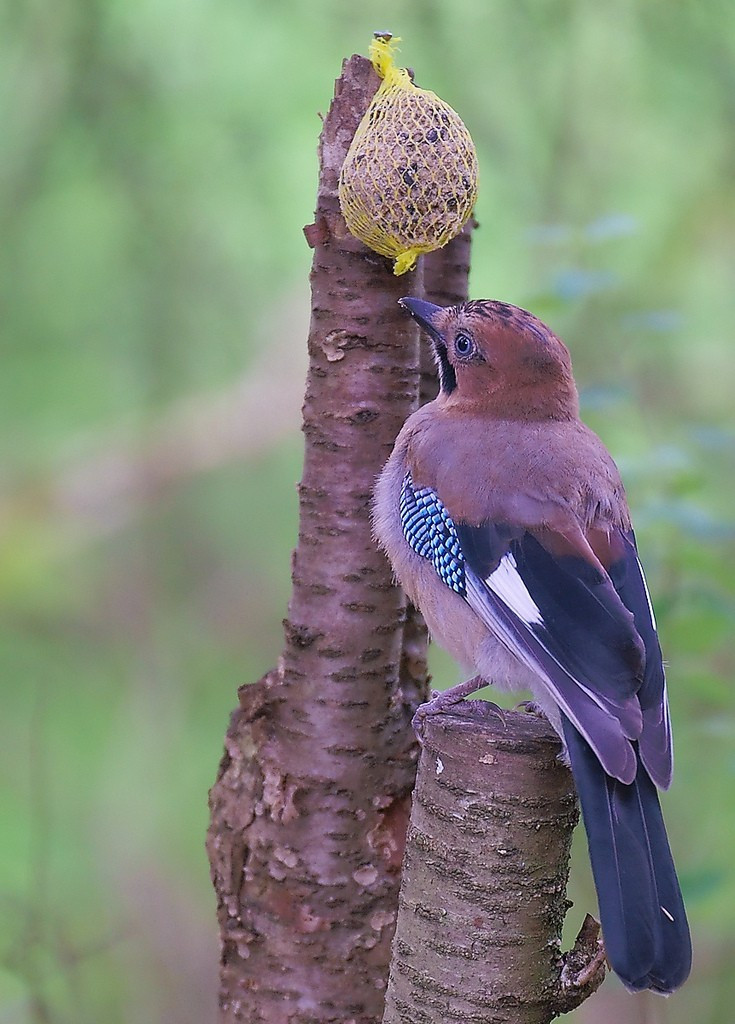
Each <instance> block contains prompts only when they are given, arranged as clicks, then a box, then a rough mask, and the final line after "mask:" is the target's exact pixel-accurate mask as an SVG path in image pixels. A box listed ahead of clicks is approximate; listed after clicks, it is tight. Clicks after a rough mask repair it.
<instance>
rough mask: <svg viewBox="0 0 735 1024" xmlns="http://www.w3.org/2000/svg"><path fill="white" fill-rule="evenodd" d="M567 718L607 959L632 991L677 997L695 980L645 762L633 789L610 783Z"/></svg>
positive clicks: (680, 902) (658, 807)
mask: <svg viewBox="0 0 735 1024" xmlns="http://www.w3.org/2000/svg"><path fill="white" fill-rule="evenodd" d="M562 720H563V725H564V739H565V740H566V744H567V749H568V751H569V758H570V761H571V765H572V774H573V775H574V781H575V783H576V786H577V793H578V794H579V800H580V804H581V805H582V820H583V822H584V826H585V829H586V831H587V843H588V846H589V851H590V860H591V862H592V874H593V877H594V880H595V887H596V889H597V899H598V903H599V908H600V922H601V924H602V934H603V938H604V940H605V949H606V952H607V957H608V960H609V961H610V964H611V966H612V969H613V970H614V971H615V973H616V974H617V975H618V977H619V978H620V979H621V981H622V982H623V984H624V985H625V987H626V988H628V989H630V990H631V991H633V992H637V991H640V990H641V989H653V991H654V992H661V993H669V992H673V991H674V990H675V989H677V988H678V987H679V986H680V985H682V984H683V983H684V981H686V979H687V977H688V975H689V970H690V968H691V963H692V946H691V939H690V936H689V925H688V923H687V918H686V912H685V910H684V902H683V900H682V896H681V890H680V888H679V881H678V879H677V877H676V869H675V868H674V862H673V860H672V857H671V850H670V849H669V841H668V838H667V836H666V828H665V826H664V820H663V817H662V815H661V805H660V804H659V801H658V794H657V792H656V787H655V785H654V784H653V782H652V781H651V779H650V777H649V775H648V772H647V771H646V769H645V768H644V767H643V764H642V763H641V760H640V757H638V772H637V775H636V777H635V780H634V781H633V782H632V783H631V784H630V785H625V784H624V783H622V782H619V781H618V780H617V779H614V778H611V777H610V776H609V775H608V774H607V773H606V772H605V771H604V769H603V768H602V766H601V765H600V762H599V761H598V759H597V757H596V756H595V754H594V753H593V751H592V749H591V747H590V746H589V744H588V743H587V741H586V740H585V739H584V738H583V737H582V736H581V735H580V734H579V732H578V731H577V730H576V729H575V727H574V726H573V725H572V724H571V722H570V721H569V720H568V719H567V718H565V717H564V716H562ZM636 754H637V751H636Z"/></svg>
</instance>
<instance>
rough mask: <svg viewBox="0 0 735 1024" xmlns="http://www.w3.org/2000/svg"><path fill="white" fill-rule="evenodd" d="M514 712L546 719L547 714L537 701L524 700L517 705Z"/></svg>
mask: <svg viewBox="0 0 735 1024" xmlns="http://www.w3.org/2000/svg"><path fill="white" fill-rule="evenodd" d="M513 710H514V711H525V712H526V713H527V714H529V715H536V717H537V718H546V717H547V716H546V712H545V711H544V709H543V708H542V707H541V705H540V704H537V703H536V701H535V700H522V701H520V702H519V703H518V704H516V706H515V708H514V709H513Z"/></svg>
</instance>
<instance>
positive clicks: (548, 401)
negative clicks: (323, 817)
mask: <svg viewBox="0 0 735 1024" xmlns="http://www.w3.org/2000/svg"><path fill="white" fill-rule="evenodd" d="M400 303H401V305H402V306H403V307H404V308H405V309H406V311H407V312H408V313H409V314H410V315H411V316H412V317H413V318H414V320H415V321H417V323H418V324H419V326H420V327H421V328H422V329H423V331H424V332H425V333H426V334H428V336H429V339H430V341H431V343H432V347H433V353H434V357H435V361H436V364H437V370H438V378H439V391H438V394H437V397H436V398H435V399H434V401H432V402H428V403H427V404H426V405H423V406H422V407H421V408H419V409H418V410H417V411H416V412H414V413H412V414H411V415H410V416H409V418H408V419H407V420H406V422H405V424H404V426H403V428H402V429H401V431H400V433H399V435H398V437H397V439H396V442H395V445H394V448H393V451H392V453H391V455H390V457H389V458H388V461H387V463H386V464H385V466H384V468H383V470H382V472H381V473H380V475H379V477H378V479H377V482H376V486H375V491H374V497H373V508H372V516H373V531H374V534H375V537H376V540H377V542H378V544H379V545H380V546H381V547H382V548H383V549H384V551H385V553H386V554H387V556H388V558H389V560H390V562H391V564H392V567H393V571H394V574H395V576H396V578H397V580H398V582H399V583H400V585H401V586H402V588H403V589H404V591H405V592H406V594H407V595H408V597H409V599H410V600H411V601H412V602H413V603H414V604H415V605H416V606H417V607H418V608H419V609H420V610H421V612H422V614H423V616H424V618H425V620H426V623H427V626H428V628H429V632H430V634H431V636H432V637H433V638H434V639H435V640H437V641H438V642H439V643H440V644H441V645H442V646H443V647H444V648H445V649H446V650H448V652H449V653H450V654H451V655H453V657H454V658H455V659H456V660H457V661H458V662H459V663H460V664H461V665H463V666H465V667H466V668H467V669H468V671H470V672H472V673H473V674H472V676H471V677H470V678H469V679H468V680H467V681H466V682H463V683H460V684H458V685H457V686H455V687H453V688H451V689H449V690H446V691H444V692H443V693H439V694H435V695H434V697H433V699H432V700H431V701H429V702H428V703H427V704H424V705H423V706H422V707H420V708H419V715H418V718H419V719H421V718H422V716H426V715H429V714H440V713H441V712H442V711H443V710H445V709H446V708H447V707H448V706H450V705H451V704H452V703H454V702H456V701H458V700H461V699H462V698H463V697H465V696H467V695H468V694H469V693H471V692H473V691H474V690H477V689H480V688H481V687H483V686H485V685H487V684H488V683H490V684H492V685H494V686H496V687H498V688H499V689H501V690H511V691H512V690H518V689H524V690H529V689H530V691H531V693H532V694H533V697H534V701H533V703H534V706H535V707H536V708H537V709H540V711H541V712H542V713H543V714H544V715H545V716H546V717H547V718H548V720H549V722H550V723H551V725H552V727H553V728H554V729H555V731H556V732H557V733H558V735H559V738H560V739H561V743H562V754H561V757H562V759H563V760H564V761H565V762H566V763H567V764H568V765H569V766H570V767H571V771H572V775H573V778H574V782H575V786H576V790H577V794H578V797H579V802H580V806H581V811H582V820H583V823H584V826H585V830H586V833H587V841H588V847H589V853H590V860H591V866H592V874H593V878H594V882H595V888H596V891H597V898H598V905H599V911H600V922H601V927H602V934H603V940H604V945H605V951H606V957H607V960H608V963H609V964H610V966H611V968H612V970H613V971H614V972H615V973H616V974H617V975H618V977H619V978H620V979H621V981H622V982H623V984H624V985H625V987H626V988H627V989H629V990H630V991H632V992H638V991H642V990H645V989H650V990H652V991H653V992H658V993H661V994H664V995H667V994H669V993H671V992H673V991H675V990H676V989H677V988H679V987H680V986H681V985H682V984H683V983H684V981H685V980H686V978H687V976H688V975H689V972H690V968H691V958H692V948H691V939H690V933H689V926H688V923H687V917H686V912H685V908H684V902H683V899H682V894H681V889H680V885H679V881H678V879H677V875H676V869H675V867H674V862H673V859H672V855H671V851H670V847H669V842H668V837H667V834H666V829H665V825H664V821H663V817H662V813H661V807H660V803H659V798H658V790H659V789H663V790H665V789H667V788H668V787H669V785H670V783H671V778H672V770H673V755H672V738H671V720H670V714H669V706H668V697H667V689H666V679H665V674H664V667H663V661H662V655H661V648H660V644H659V640H658V634H657V629H656V620H655V618H654V612H653V607H652V604H651V598H650V596H649V592H648V587H647V585H646V581H645V577H644V575H643V569H642V567H641V562H640V559H639V557H638V551H637V546H636V539H635V535H634V532H633V528H632V525H631V518H630V512H629V509H628V505H627V500H626V496H625V490H624V487H623V484H622V481H621V478H620V474H619V472H618V469H617V467H616V465H615V463H614V461H613V459H612V457H611V456H610V454H609V453H608V451H607V449H606V448H605V446H604V444H603V442H602V441H601V440H600V439H599V438H598V437H597V435H596V434H595V433H594V432H593V431H592V430H591V429H590V428H589V427H587V426H586V425H585V424H584V423H583V422H582V421H581V419H580V416H579V399H578V393H577V387H576V384H575V381H574V376H573V373H572V365H571V358H570V354H569V351H568V349H567V347H566V346H565V344H564V343H563V341H562V340H561V339H560V338H559V337H558V336H557V335H556V334H555V333H554V332H553V331H552V330H551V329H550V328H549V327H548V326H546V324H544V323H543V322H542V321H541V320H540V319H538V318H537V317H536V316H534V315H533V314H532V313H530V312H528V311H527V310H524V309H521V308H520V307H518V306H513V305H510V304H508V303H505V302H500V301H496V300H470V301H468V302H464V303H461V304H459V305H455V306H448V307H442V306H437V305H435V304H433V303H431V302H428V301H425V300H423V299H419V298H413V297H409V298H404V299H401V300H400Z"/></svg>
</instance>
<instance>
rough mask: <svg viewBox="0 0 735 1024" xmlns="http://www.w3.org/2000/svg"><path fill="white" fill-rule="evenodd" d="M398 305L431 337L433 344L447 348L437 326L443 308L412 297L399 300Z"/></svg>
mask: <svg viewBox="0 0 735 1024" xmlns="http://www.w3.org/2000/svg"><path fill="white" fill-rule="evenodd" d="M398 304H399V305H400V306H403V308H404V309H407V310H408V312H409V313H410V314H411V316H412V317H413V318H414V320H415V321H416V323H417V324H418V325H419V326H420V327H423V329H424V330H425V331H426V332H427V333H428V334H429V335H430V336H431V340H432V341H433V342H435V343H437V342H438V343H439V344H440V345H442V346H444V348H446V342H445V341H444V335H443V334H442V332H441V330H440V329H439V326H438V324H437V318H438V315H439V314H440V313H443V312H444V307H443V306H435V305H434V303H433V302H426V301H425V300H424V299H414V298H411V297H408V298H405V299H399V300H398Z"/></svg>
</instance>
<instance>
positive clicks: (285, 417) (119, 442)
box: [0, 338, 306, 545]
mask: <svg viewBox="0 0 735 1024" xmlns="http://www.w3.org/2000/svg"><path fill="white" fill-rule="evenodd" d="M305 365H306V360H305V356H304V355H303V354H302V353H301V352H300V351H298V350H297V351H294V346H293V344H292V342H291V339H290V338H285V339H283V340H281V341H280V343H278V344H276V345H273V346H271V347H269V348H268V349H267V353H266V354H265V355H262V356H261V357H260V358H259V360H258V361H257V362H256V363H255V365H254V366H251V367H249V368H248V371H247V373H246V374H244V375H243V376H242V377H241V378H240V380H239V381H237V382H236V383H235V384H234V386H231V387H229V388H227V389H226V390H223V391H221V392H219V393H208V394H206V395H198V396H192V397H188V398H182V399H179V400H178V401H176V402H175V403H173V404H172V406H171V407H170V408H169V409H168V410H166V411H165V412H164V413H163V414H161V415H160V416H159V418H158V419H157V420H154V421H153V422H152V423H150V424H149V425H148V426H147V428H146V431H145V434H144V435H143V436H132V435H131V436H128V437H127V438H125V437H121V433H120V432H119V431H115V432H112V433H111V434H110V435H109V436H108V437H104V436H103V437H99V436H97V437H95V438H94V440H93V441H90V442H88V443H87V444H86V445H85V444H83V443H82V444H78V445H77V447H79V448H83V449H84V448H87V450H86V451H85V452H84V453H83V454H79V455H77V456H76V457H75V458H74V459H73V460H72V459H70V460H69V461H68V462H66V463H65V462H63V461H61V460H60V464H57V465H56V466H55V467H54V471H53V473H52V474H51V475H50V476H47V477H45V478H40V479H37V480H33V481H32V482H30V483H29V482H27V481H24V482H22V483H21V484H20V485H18V486H17V487H16V488H15V489H13V488H11V489H9V490H8V489H7V488H6V490H5V491H4V492H3V491H2V490H1V489H0V543H2V537H3V533H10V534H11V535H12V534H13V533H14V531H15V525H16V522H17V521H19V520H22V522H23V524H24V527H25V528H28V527H29V525H31V524H32V522H33V520H36V521H38V522H39V523H43V524H44V526H45V527H46V528H50V529H52V530H58V531H59V532H60V533H62V535H63V536H64V537H65V538H66V540H67V542H68V541H70V540H71V541H73V542H74V543H75V544H81V545H83V544H87V543H91V542H93V541H95V540H99V539H100V538H101V537H104V536H107V535H109V534H111V533H114V532H115V531H117V530H121V529H123V528H125V527H128V526H130V525H131V523H132V522H133V521H134V520H135V519H136V518H137V517H138V516H140V515H141V514H143V513H144V512H145V511H146V509H147V508H148V507H149V506H150V505H151V504H153V503H155V502H156V501H158V500H160V499H161V498H162V497H164V496H165V495H166V494H167V493H168V492H169V491H170V489H171V488H172V487H174V486H176V485H178V484H181V483H182V482H184V481H185V480H186V479H187V478H189V477H192V476H194V475H195V474H197V473H201V472H205V471H207V470H211V469H215V468H217V467H220V466H224V465H227V464H228V463H231V462H245V461H247V460H248V459H252V458H255V457H258V456H262V455H264V454H266V453H267V452H268V451H269V450H270V449H272V448H273V447H275V446H276V445H279V444H280V443H282V442H283V440H284V438H288V437H293V436H294V435H295V434H296V433H297V431H298V427H299V406H300V402H301V399H302V397H303V380H304V369H305ZM29 520H30V523H29Z"/></svg>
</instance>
